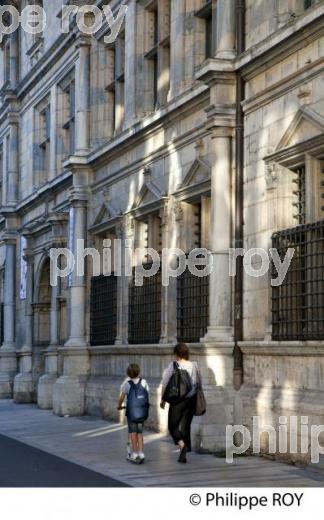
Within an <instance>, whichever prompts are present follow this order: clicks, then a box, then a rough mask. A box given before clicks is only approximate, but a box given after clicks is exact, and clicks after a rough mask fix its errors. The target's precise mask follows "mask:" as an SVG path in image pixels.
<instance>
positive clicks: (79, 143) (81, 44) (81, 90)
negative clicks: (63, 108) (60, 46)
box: [75, 36, 90, 155]
mask: <svg viewBox="0 0 324 520" xmlns="http://www.w3.org/2000/svg"><path fill="white" fill-rule="evenodd" d="M76 46H77V48H78V49H79V58H78V61H77V63H76V67H75V96H76V97H75V110H76V146H75V153H76V155H85V154H87V153H88V152H89V146H90V39H89V38H87V37H84V36H79V37H78V39H77V43H76Z"/></svg>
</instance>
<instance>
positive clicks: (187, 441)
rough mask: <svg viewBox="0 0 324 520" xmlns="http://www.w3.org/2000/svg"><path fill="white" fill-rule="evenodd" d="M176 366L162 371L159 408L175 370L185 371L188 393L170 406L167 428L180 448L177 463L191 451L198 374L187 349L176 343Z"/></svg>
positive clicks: (184, 459) (183, 461)
mask: <svg viewBox="0 0 324 520" xmlns="http://www.w3.org/2000/svg"><path fill="white" fill-rule="evenodd" d="M174 355H175V358H176V361H175V363H176V366H175V365H174V362H172V363H170V365H169V366H168V368H167V369H166V370H165V371H164V374H163V378H162V401H161V404H160V406H161V408H162V409H164V408H165V404H166V401H165V400H164V395H165V390H166V388H167V386H168V383H169V381H170V379H171V377H172V376H173V374H174V372H175V370H177V369H179V370H180V371H182V370H183V371H185V379H186V378H187V380H188V388H189V392H188V393H187V394H186V395H185V396H184V397H183V398H181V399H180V400H177V401H176V402H175V403H172V402H171V404H170V407H169V417H168V428H169V432H170V435H171V436H172V438H173V441H174V443H175V444H176V445H178V446H179V448H180V455H179V458H178V462H181V463H186V462H187V457H186V455H187V452H190V451H191V437H190V429H191V422H192V419H193V417H194V415H195V412H196V401H197V389H198V387H199V383H200V374H199V368H198V365H197V363H192V362H191V361H190V360H189V357H190V353H189V348H188V346H187V345H186V344H185V343H178V344H177V345H176V346H175V348H174Z"/></svg>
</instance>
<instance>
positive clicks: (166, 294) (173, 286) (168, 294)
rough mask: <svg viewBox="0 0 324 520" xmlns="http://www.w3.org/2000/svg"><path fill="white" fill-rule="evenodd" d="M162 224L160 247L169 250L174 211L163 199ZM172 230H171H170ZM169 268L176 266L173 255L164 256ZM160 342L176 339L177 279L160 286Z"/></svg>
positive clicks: (171, 244)
mask: <svg viewBox="0 0 324 520" xmlns="http://www.w3.org/2000/svg"><path fill="white" fill-rule="evenodd" d="M160 217H161V226H162V248H163V249H168V250H169V251H170V250H171V249H172V248H173V249H174V248H175V247H177V246H178V245H177V243H176V236H175V233H174V230H175V222H173V220H175V213H174V211H171V201H167V200H166V201H165V202H164V206H163V207H162V208H161V211H160ZM172 230H173V232H172ZM164 261H167V262H169V265H170V268H171V269H176V268H177V265H176V264H177V259H176V257H174V256H169V258H165V259H164ZM161 298H162V301H161V307H162V312H161V338H160V343H161V344H169V343H172V344H174V343H176V341H177V279H176V278H170V280H169V283H168V285H166V286H164V285H163V284H162V287H161Z"/></svg>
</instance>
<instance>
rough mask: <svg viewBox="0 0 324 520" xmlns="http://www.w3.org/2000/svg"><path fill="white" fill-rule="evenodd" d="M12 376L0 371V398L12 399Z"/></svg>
mask: <svg viewBox="0 0 324 520" xmlns="http://www.w3.org/2000/svg"><path fill="white" fill-rule="evenodd" d="M13 380H14V376H11V375H10V374H6V373H5V372H2V373H1V372H0V399H12V394H13Z"/></svg>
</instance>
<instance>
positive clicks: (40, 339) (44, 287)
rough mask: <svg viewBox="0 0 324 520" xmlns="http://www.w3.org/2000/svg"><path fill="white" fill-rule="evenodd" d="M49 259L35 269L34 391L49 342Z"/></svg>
mask: <svg viewBox="0 0 324 520" xmlns="http://www.w3.org/2000/svg"><path fill="white" fill-rule="evenodd" d="M51 290H52V288H51V285H50V259H49V257H48V256H45V257H44V258H43V259H42V260H41V262H40V264H39V268H38V269H37V277H36V281H35V292H34V303H33V309H34V338H33V368H32V373H33V384H34V388H35V393H36V392H37V385H38V380H39V378H40V376H41V375H42V374H43V373H44V370H45V361H44V354H43V352H44V350H45V349H47V347H48V345H49V343H50V310H51Z"/></svg>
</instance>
